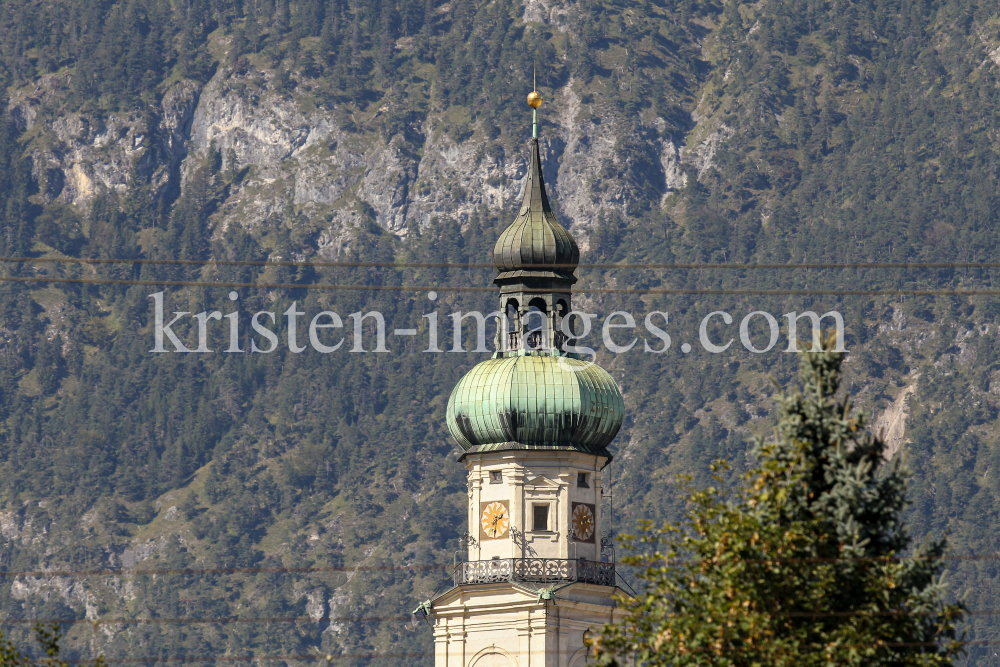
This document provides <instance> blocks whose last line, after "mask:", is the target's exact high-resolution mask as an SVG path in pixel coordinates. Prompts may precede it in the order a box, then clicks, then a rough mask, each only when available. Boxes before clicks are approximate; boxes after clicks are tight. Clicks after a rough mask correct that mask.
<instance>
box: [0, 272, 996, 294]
mask: <svg viewBox="0 0 1000 667" xmlns="http://www.w3.org/2000/svg"><path fill="white" fill-rule="evenodd" d="M0 282H12V283H69V284H83V285H146V286H153V287H156V286H161V287H226V288H230V289H240V288H245V289H289V290H295V289H305V290H330V291H337V290H368V291H385V292H495V291H496V288H495V287H472V286H465V287H458V286H437V285H328V284H308V285H301V284H296V283H232V282H214V283H213V282H199V281H189V280H128V279H111V278H63V277H58V276H2V277H0ZM573 291H574V292H583V293H586V294H660V295H673V296H680V295H732V296H1000V290H971V289H970V290H958V289H956V290H916V289H872V290H821V289H670V288H665V289H660V288H647V289H641V288H640V289H637V288H632V287H621V288H617V287H586V286H584V287H579V286H577V287H574V288H573Z"/></svg>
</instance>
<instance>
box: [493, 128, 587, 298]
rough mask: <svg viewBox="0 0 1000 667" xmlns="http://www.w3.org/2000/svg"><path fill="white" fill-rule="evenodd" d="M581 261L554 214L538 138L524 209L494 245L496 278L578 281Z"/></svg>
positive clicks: (523, 203) (535, 143)
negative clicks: (577, 270) (543, 176)
mask: <svg viewBox="0 0 1000 667" xmlns="http://www.w3.org/2000/svg"><path fill="white" fill-rule="evenodd" d="M579 261H580V248H579V247H578V246H577V245H576V241H575V240H574V239H573V236H572V235H571V234H570V233H569V231H567V229H566V228H565V227H563V226H562V225H561V224H559V221H558V220H556V218H555V216H554V215H552V208H551V207H550V206H549V197H548V195H547V194H546V192H545V180H544V179H543V178H542V163H541V157H540V156H539V154H538V139H532V140H531V160H530V162H529V164H528V179H527V181H526V182H525V184H524V198H523V199H522V201H521V210H520V211H519V212H518V214H517V217H516V218H515V219H514V222H512V223H511V224H510V226H509V227H507V229H505V230H504V231H503V233H502V234H501V235H500V238H499V239H498V240H497V243H496V245H495V246H494V247H493V265H494V266H495V267H496V268H497V271H498V272H499V273H498V275H497V277H496V280H497V281H501V280H507V279H520V278H555V279H557V280H565V281H569V282H576V278H575V277H574V276H573V270H574V269H575V268H576V265H577V264H578V263H579Z"/></svg>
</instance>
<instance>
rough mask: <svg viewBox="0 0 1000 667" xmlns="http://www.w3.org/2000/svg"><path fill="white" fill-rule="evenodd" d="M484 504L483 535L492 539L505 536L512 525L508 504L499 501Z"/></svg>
mask: <svg viewBox="0 0 1000 667" xmlns="http://www.w3.org/2000/svg"><path fill="white" fill-rule="evenodd" d="M483 505H484V507H483V515H482V520H481V524H482V527H483V536H484V537H487V538H489V539H491V540H495V539H497V538H498V537H503V536H504V534H505V533H506V532H507V528H509V527H510V512H509V511H508V510H507V505H505V504H504V503H501V502H499V501H494V502H492V503H483Z"/></svg>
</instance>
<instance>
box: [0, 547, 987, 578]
mask: <svg viewBox="0 0 1000 667" xmlns="http://www.w3.org/2000/svg"><path fill="white" fill-rule="evenodd" d="M911 560H931V561H944V562H966V561H992V560H1000V553H991V554H965V555H958V556H892V557H885V556H863V557H856V558H854V557H829V558H826V557H817V558H761V559H740V560H739V561H738V562H743V563H749V564H755V565H767V564H775V565H781V564H792V563H899V562H903V561H911ZM694 562H696V561H689V560H677V561H676V562H675V563H673V564H676V565H686V564H691V563H694ZM666 564H667V565H670V564H671V563H666ZM615 565H616V567H619V568H629V569H635V568H643V567H647V565H645V564H640V565H637V564H632V563H622V562H619V563H616V564H615ZM452 567H454V566H453V565H451V564H433V563H428V564H413V565H317V566H303V567H209V568H155V569H138V570H130V569H127V568H95V569H86V570H84V569H81V570H70V569H62V570H0V578H10V577H34V578H36V579H37V578H43V577H44V578H52V577H131V576H164V575H185V574H186V575H195V576H203V575H212V574H311V573H324V572H397V571H414V572H428V571H434V570H438V571H440V570H447V569H450V568H452Z"/></svg>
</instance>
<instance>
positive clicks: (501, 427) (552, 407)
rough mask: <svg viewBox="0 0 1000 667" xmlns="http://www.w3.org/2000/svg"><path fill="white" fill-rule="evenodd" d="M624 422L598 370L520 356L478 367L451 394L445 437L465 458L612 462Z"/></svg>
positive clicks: (618, 399)
mask: <svg viewBox="0 0 1000 667" xmlns="http://www.w3.org/2000/svg"><path fill="white" fill-rule="evenodd" d="M624 417H625V403H624V401H623V400H622V393H621V390H620V389H619V388H618V384H617V383H616V382H615V381H614V379H613V378H612V377H611V375H609V374H608V372H607V371H605V370H604V369H603V368H601V367H600V366H598V365H597V364H594V363H591V362H588V361H582V360H579V359H573V358H570V357H565V356H518V357H503V358H498V359H489V360H487V361H483V362H481V363H479V364H477V365H476V366H475V367H474V368H473V369H472V370H471V371H469V372H468V373H467V374H466V375H465V377H463V378H462V379H461V380H460V381H459V383H458V384H457V385H456V386H455V389H454V390H453V391H452V392H451V397H450V398H449V399H448V430H450V431H451V434H452V436H454V438H455V440H457V441H458V444H459V445H460V446H461V447H462V449H464V450H465V452H466V453H467V454H472V453H478V452H487V451H496V450H505V449H571V450H576V451H580V452H586V453H588V454H596V455H599V456H606V457H608V459H609V460H610V459H611V454H610V453H609V452H608V450H607V446H608V445H609V444H610V443H611V441H612V440H614V437H615V435H617V434H618V429H620V428H621V425H622V420H623V419H624Z"/></svg>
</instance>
